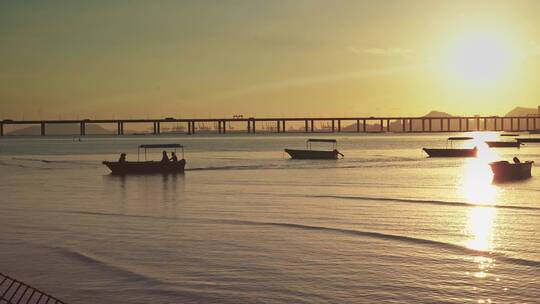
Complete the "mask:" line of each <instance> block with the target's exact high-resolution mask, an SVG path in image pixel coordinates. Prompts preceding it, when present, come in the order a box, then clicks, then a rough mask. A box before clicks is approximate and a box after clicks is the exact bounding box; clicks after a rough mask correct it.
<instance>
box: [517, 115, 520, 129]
mask: <svg viewBox="0 0 540 304" xmlns="http://www.w3.org/2000/svg"><path fill="white" fill-rule="evenodd" d="M517 121H518V125H517V127H518V128H517V130H518V131H521V118H518V119H517Z"/></svg>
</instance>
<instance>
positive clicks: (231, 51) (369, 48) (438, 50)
mask: <svg viewBox="0 0 540 304" xmlns="http://www.w3.org/2000/svg"><path fill="white" fill-rule="evenodd" d="M539 17H540V1H534V0H530V1H517V0H516V1H496V0H490V1H442V0H441V1H438V0H425V1H413V0H402V1H399V0H392V1H390V0H388V1H383V0H377V1H361V0H351V1H347V0H328V1H321V0H289V1H285V0H278V1H266V0H245V1H241V0H235V1H233V0H230V1H226V0H223V1H210V0H208V1H203V0H194V1H172V0H171V1H138V0H125V1H121V0H118V1H74V0H73V1H42V0H39V1H2V2H0V45H1V47H0V118H11V119H21V118H23V117H24V118H26V119H28V118H40V117H42V118H59V117H61V118H77V117H78V118H95V117H96V118H100V117H101V118H111V117H116V118H120V117H126V118H129V117H133V118H135V117H164V116H172V117H178V118H180V117H183V118H186V117H218V116H226V117H228V116H231V115H233V114H243V115H244V116H291V117H292V116H365V115H367V116H370V115H374V116H375V115H393V116H394V115H395V116H399V115H423V114H426V113H427V112H429V111H431V110H439V111H446V112H450V113H453V114H462V115H472V114H485V115H492V114H493V115H499V114H504V113H505V112H507V111H509V110H510V109H512V108H513V107H515V106H518V105H519V106H525V107H536V106H537V105H538V104H540V85H539V84H540V81H539V80H540V77H539V76H540V18H539Z"/></svg>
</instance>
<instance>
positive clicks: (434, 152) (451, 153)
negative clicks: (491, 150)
mask: <svg viewBox="0 0 540 304" xmlns="http://www.w3.org/2000/svg"><path fill="white" fill-rule="evenodd" d="M471 139H473V138H472V137H468V136H457V137H449V138H448V140H447V144H446V145H447V146H446V148H422V150H424V152H426V154H427V155H428V156H429V157H476V156H477V155H478V148H476V147H473V148H454V147H453V146H452V143H453V141H455V140H471ZM448 142H450V148H449V147H448Z"/></svg>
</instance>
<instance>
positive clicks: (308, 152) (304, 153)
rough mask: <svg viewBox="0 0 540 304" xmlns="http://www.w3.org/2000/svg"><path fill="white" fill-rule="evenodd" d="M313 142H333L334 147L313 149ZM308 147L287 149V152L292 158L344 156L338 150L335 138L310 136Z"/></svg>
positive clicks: (335, 157) (307, 142)
mask: <svg viewBox="0 0 540 304" xmlns="http://www.w3.org/2000/svg"><path fill="white" fill-rule="evenodd" d="M313 142H320V143H332V144H333V149H332V150H312V149H311V143H313ZM306 148H307V149H305V150H300V149H285V152H287V153H288V154H289V155H290V156H291V158H292V159H338V157H339V155H341V157H343V156H344V155H343V154H341V153H340V152H339V151H338V150H337V141H336V140H335V139H316V138H315V139H314V138H310V139H308V140H307V141H306Z"/></svg>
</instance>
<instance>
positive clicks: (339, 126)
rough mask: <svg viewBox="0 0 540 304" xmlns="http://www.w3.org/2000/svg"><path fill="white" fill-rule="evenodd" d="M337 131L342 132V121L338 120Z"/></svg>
mask: <svg viewBox="0 0 540 304" xmlns="http://www.w3.org/2000/svg"><path fill="white" fill-rule="evenodd" d="M337 131H338V132H341V120H340V119H338V121H337Z"/></svg>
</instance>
